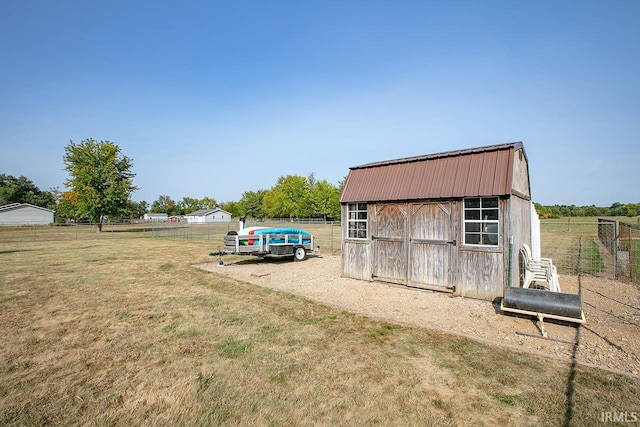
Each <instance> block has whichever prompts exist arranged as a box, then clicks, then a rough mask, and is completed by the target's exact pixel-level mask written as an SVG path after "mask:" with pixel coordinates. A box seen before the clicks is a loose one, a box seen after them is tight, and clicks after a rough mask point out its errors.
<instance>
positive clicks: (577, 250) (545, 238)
mask: <svg viewBox="0 0 640 427" xmlns="http://www.w3.org/2000/svg"><path fill="white" fill-rule="evenodd" d="M540 236H541V251H542V256H543V257H544V258H551V259H552V260H553V263H554V264H555V265H556V267H557V268H558V272H559V273H560V274H566V275H572V276H578V275H592V276H597V277H601V278H604V279H609V280H618V281H622V282H627V283H629V282H631V283H635V284H640V229H639V228H638V226H636V225H632V224H625V223H622V222H619V221H616V220H608V219H599V220H598V221H597V222H581V221H571V220H567V221H541V223H540Z"/></svg>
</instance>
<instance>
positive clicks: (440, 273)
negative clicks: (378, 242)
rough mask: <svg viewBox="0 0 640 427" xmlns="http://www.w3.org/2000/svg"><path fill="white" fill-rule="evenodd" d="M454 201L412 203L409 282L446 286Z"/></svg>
mask: <svg viewBox="0 0 640 427" xmlns="http://www.w3.org/2000/svg"><path fill="white" fill-rule="evenodd" d="M452 210H453V209H452V206H451V202H441V203H415V204H412V205H411V216H410V225H409V278H408V279H409V284H410V285H412V286H417V287H424V288H435V289H438V290H446V289H447V288H448V287H449V285H450V275H451V270H452V265H451V252H452V250H453V246H452V245H451V243H450V242H451V241H452V240H453V238H452V237H451V236H452V232H453V231H452V229H451V223H452V221H451V215H452V214H453V212H452Z"/></svg>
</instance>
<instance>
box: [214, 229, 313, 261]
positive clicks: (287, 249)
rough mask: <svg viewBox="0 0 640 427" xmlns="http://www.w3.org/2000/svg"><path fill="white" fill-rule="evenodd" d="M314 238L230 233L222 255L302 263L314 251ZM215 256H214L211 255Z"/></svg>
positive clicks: (302, 235)
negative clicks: (280, 259)
mask: <svg viewBox="0 0 640 427" xmlns="http://www.w3.org/2000/svg"><path fill="white" fill-rule="evenodd" d="M314 242H315V238H314V236H313V235H311V234H290V233H287V232H286V231H285V232H282V233H278V232H277V231H276V232H273V233H267V234H250V235H238V234H237V233H236V232H235V231H230V232H229V233H227V235H226V236H224V251H223V252H224V253H225V254H228V255H230V254H238V255H254V256H259V257H265V258H284V257H293V259H294V260H295V261H302V260H303V259H305V258H306V257H307V254H308V253H310V252H313V250H314ZM212 255H215V254H212Z"/></svg>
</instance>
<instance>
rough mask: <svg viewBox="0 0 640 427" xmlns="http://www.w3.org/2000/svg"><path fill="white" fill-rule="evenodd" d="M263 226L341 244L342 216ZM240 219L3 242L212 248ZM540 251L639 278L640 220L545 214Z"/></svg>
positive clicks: (46, 229) (326, 244)
mask: <svg viewBox="0 0 640 427" xmlns="http://www.w3.org/2000/svg"><path fill="white" fill-rule="evenodd" d="M245 225H246V226H247V227H250V226H261V227H274V228H277V227H297V228H303V229H305V230H307V231H308V232H310V233H311V234H313V235H314V236H315V237H316V245H317V246H320V248H321V251H325V252H328V253H332V254H336V253H338V252H339V251H340V247H341V239H342V234H341V227H340V223H339V222H326V221H323V220H320V219H295V220H291V219H288V218H287V219H269V220H264V221H249V222H247V223H246V224H245ZM239 228H240V227H239V223H238V221H231V222H219V223H206V224H189V223H186V222H108V223H104V224H102V232H101V233H97V232H96V231H97V224H92V223H71V224H64V225H48V226H43V225H25V226H2V227H0V243H11V242H25V241H66V240H95V239H120V238H150V237H157V238H168V239H177V240H201V241H208V242H211V249H212V251H216V250H218V247H219V246H222V245H223V240H224V236H225V235H226V234H227V233H228V232H229V231H238V230H239ZM540 236H541V252H542V256H543V257H545V258H551V259H552V260H553V263H554V264H555V265H556V267H557V268H558V272H559V273H560V274H564V275H570V276H578V275H591V276H594V277H600V278H604V279H609V280H617V281H620V282H626V283H635V284H636V285H638V284H640V225H637V224H627V223H624V222H620V221H616V220H609V219H599V220H598V221H597V222H595V221H590V222H587V221H579V220H575V219H571V218H570V219H568V220H565V221H554V220H542V221H541V222H540Z"/></svg>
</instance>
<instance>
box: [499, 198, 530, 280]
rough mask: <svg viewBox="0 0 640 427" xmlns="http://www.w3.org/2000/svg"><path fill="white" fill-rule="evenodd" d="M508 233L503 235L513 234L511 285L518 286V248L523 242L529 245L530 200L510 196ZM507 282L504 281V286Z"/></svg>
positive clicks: (506, 249) (506, 266) (506, 260)
mask: <svg viewBox="0 0 640 427" xmlns="http://www.w3.org/2000/svg"><path fill="white" fill-rule="evenodd" d="M508 227H509V228H508V233H507V232H505V236H507V238H508V236H513V252H512V254H511V256H512V270H511V274H512V275H511V285H512V286H520V285H521V283H520V281H521V277H520V276H521V273H520V248H521V247H522V244H523V243H526V244H527V245H529V246H531V202H530V201H529V200H525V199H522V198H520V197H517V196H512V197H511V199H510V202H509V222H508ZM508 244H509V243H508V241H507V242H506V245H507V247H506V248H505V257H508V255H509V252H508V250H509V248H508ZM508 262H509V260H508V258H505V271H507V270H508ZM507 284H508V278H507V281H505V286H506V285H507Z"/></svg>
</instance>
